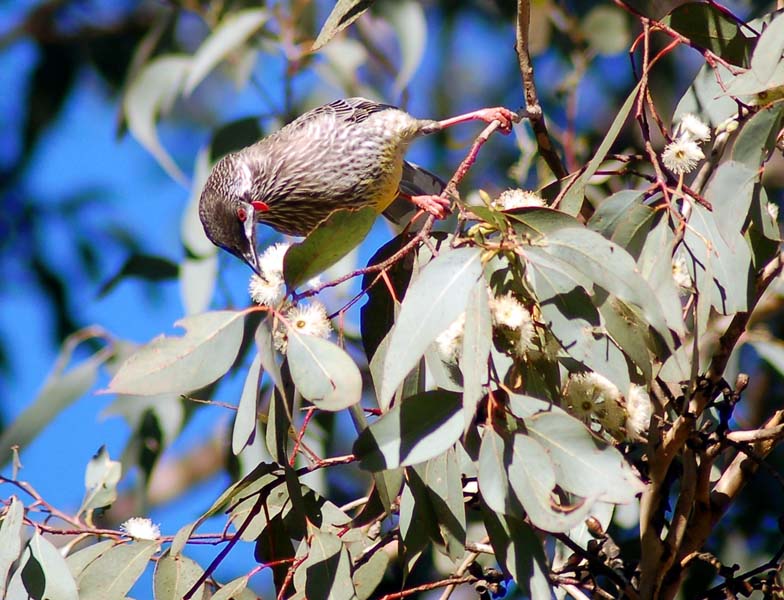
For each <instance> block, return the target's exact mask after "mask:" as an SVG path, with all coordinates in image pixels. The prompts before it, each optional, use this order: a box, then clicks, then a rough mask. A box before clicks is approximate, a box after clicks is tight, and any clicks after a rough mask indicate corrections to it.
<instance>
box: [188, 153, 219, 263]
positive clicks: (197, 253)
mask: <svg viewBox="0 0 784 600" xmlns="http://www.w3.org/2000/svg"><path fill="white" fill-rule="evenodd" d="M209 174H210V158H209V153H208V151H207V149H206V148H204V149H202V150H200V151H199V153H198V154H197V155H196V160H195V161H194V164H193V182H192V184H191V193H190V197H189V198H188V205H187V206H186V207H185V211H184V212H183V214H182V221H180V237H181V238H182V244H183V246H185V248H186V250H187V255H189V256H193V257H194V258H208V257H211V256H217V255H218V247H217V246H216V245H215V244H213V243H212V242H211V241H210V239H209V238H208V237H207V234H206V233H204V226H203V225H202V224H201V219H200V218H199V200H201V191H202V188H203V187H204V182H205V181H207V177H208V176H209Z"/></svg>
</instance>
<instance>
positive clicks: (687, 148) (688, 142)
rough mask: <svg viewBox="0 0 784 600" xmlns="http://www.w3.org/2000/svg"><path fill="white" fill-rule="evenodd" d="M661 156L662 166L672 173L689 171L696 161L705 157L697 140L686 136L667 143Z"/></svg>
mask: <svg viewBox="0 0 784 600" xmlns="http://www.w3.org/2000/svg"><path fill="white" fill-rule="evenodd" d="M661 156H662V160H663V161H664V166H665V167H667V169H669V170H670V171H671V172H672V173H673V174H674V175H683V174H684V173H690V172H691V171H693V170H694V167H696V166H697V163H698V162H700V161H701V160H702V159H703V158H705V155H704V154H703V153H702V150H700V147H699V145H698V144H697V142H695V141H694V140H692V139H689V138H688V137H687V136H683V137H680V138H677V139H676V140H675V141H674V142H672V143H670V144H667V146H666V147H665V148H664V152H662V155H661Z"/></svg>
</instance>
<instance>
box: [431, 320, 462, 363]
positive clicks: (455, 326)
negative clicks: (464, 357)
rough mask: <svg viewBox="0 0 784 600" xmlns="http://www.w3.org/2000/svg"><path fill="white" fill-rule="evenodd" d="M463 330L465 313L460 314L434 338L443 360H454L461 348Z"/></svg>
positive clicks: (458, 355) (458, 356)
mask: <svg viewBox="0 0 784 600" xmlns="http://www.w3.org/2000/svg"><path fill="white" fill-rule="evenodd" d="M464 331H465V313H463V314H462V315H460V316H459V317H458V318H457V319H455V321H454V322H453V323H452V324H451V325H450V326H449V327H447V328H446V330H444V331H443V332H441V334H440V335H439V336H438V337H437V338H436V348H437V349H438V354H439V356H441V359H442V360H443V361H444V362H448V363H450V362H455V361H456V360H457V359H458V358H460V354H461V353H462V350H463V332H464Z"/></svg>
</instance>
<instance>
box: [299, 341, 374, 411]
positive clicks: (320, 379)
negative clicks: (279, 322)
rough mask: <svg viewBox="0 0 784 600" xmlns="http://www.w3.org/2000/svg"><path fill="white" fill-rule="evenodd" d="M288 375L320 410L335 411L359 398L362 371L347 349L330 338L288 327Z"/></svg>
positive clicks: (360, 396) (352, 403)
mask: <svg viewBox="0 0 784 600" xmlns="http://www.w3.org/2000/svg"><path fill="white" fill-rule="evenodd" d="M288 337H289V345H288V350H287V356H288V359H289V369H290V371H291V379H292V380H293V381H294V385H295V386H296V388H297V390H299V392H300V394H302V396H303V397H304V398H305V399H306V400H310V401H311V402H312V403H313V404H314V405H315V406H316V408H319V409H321V410H329V411H338V410H343V409H344V408H348V407H349V406H352V405H354V404H356V403H357V402H359V401H360V400H361V398H362V375H361V374H360V372H359V369H358V368H357V365H356V364H355V363H354V361H353V360H352V359H351V357H350V356H349V355H348V353H347V352H346V351H345V350H343V349H342V348H339V347H338V346H336V345H335V344H333V343H332V342H330V341H328V340H325V339H322V338H318V337H313V336H310V335H301V334H299V333H297V332H296V331H295V329H294V328H289V330H288Z"/></svg>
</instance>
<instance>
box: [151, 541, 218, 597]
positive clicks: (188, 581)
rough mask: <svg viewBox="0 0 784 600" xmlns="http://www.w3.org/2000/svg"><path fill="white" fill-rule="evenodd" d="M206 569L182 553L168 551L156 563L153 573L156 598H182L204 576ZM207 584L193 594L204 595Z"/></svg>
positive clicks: (195, 595) (196, 595)
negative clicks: (176, 553)
mask: <svg viewBox="0 0 784 600" xmlns="http://www.w3.org/2000/svg"><path fill="white" fill-rule="evenodd" d="M203 573H204V570H203V569H202V568H201V567H200V566H199V564H198V563H197V562H195V561H193V560H191V559H190V558H187V557H185V556H182V555H172V554H171V553H170V552H166V553H165V554H164V555H163V556H162V557H161V558H159V559H158V561H157V562H156V563H155V572H154V574H153V592H154V593H155V600H181V599H182V598H183V597H184V596H185V594H186V593H187V592H188V590H190V589H191V588H192V587H193V585H194V584H195V583H196V582H197V581H198V580H199V577H201V576H202V574H203ZM204 592H205V584H204V583H202V584H201V585H200V586H199V587H198V588H196V593H195V594H194V595H193V596H192V597H194V598H200V597H202V596H203V595H204Z"/></svg>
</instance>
